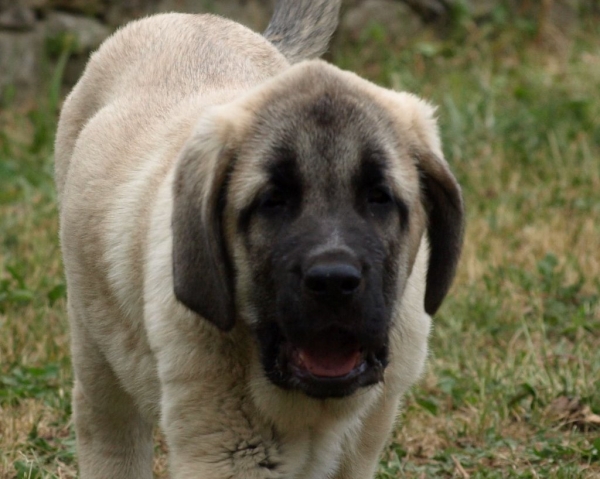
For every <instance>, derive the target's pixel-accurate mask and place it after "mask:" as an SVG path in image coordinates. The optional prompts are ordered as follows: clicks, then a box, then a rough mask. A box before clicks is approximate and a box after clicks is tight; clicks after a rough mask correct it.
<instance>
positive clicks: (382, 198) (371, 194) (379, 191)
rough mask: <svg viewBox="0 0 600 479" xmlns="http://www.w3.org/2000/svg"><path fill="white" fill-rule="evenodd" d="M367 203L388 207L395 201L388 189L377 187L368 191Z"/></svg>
mask: <svg viewBox="0 0 600 479" xmlns="http://www.w3.org/2000/svg"><path fill="white" fill-rule="evenodd" d="M367 201H368V203H369V204H370V205H388V204H391V203H392V202H393V201H394V200H393V198H392V194H391V192H390V190H389V189H388V188H386V187H385V186H376V187H374V188H371V189H370V190H369V191H368V193H367Z"/></svg>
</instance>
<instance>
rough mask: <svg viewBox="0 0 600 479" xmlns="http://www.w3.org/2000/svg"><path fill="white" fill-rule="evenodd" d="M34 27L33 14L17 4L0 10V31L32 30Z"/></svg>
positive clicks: (28, 9) (25, 7)
mask: <svg viewBox="0 0 600 479" xmlns="http://www.w3.org/2000/svg"><path fill="white" fill-rule="evenodd" d="M34 27H35V13H34V12H33V10H31V9H30V8H28V7H27V6H25V5H21V4H20V3H19V2H17V3H16V4H14V5H12V6H9V7H8V8H4V9H1V10H0V29H5V30H21V31H23V30H33V28H34Z"/></svg>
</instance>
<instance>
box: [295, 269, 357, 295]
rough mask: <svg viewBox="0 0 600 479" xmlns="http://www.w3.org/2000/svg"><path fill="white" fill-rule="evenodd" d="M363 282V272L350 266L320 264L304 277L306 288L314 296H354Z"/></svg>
mask: <svg viewBox="0 0 600 479" xmlns="http://www.w3.org/2000/svg"><path fill="white" fill-rule="evenodd" d="M361 282H362V275H361V272H360V271H359V270H358V268H356V267H355V266H353V265H350V264H319V265H315V266H312V267H311V268H310V269H309V270H308V271H307V272H306V274H305V276H304V286H305V288H306V289H307V290H308V291H309V292H311V293H313V294H328V295H339V294H345V295H348V294H352V293H354V292H355V291H356V290H357V289H358V288H359V286H360V284H361Z"/></svg>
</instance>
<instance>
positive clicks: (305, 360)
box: [263, 254, 388, 398]
mask: <svg viewBox="0 0 600 479" xmlns="http://www.w3.org/2000/svg"><path fill="white" fill-rule="evenodd" d="M307 263H308V264H306V265H305V266H304V267H302V268H299V269H298V268H297V269H296V270H295V271H294V273H292V274H293V275H294V276H295V280H293V288H292V289H293V292H292V293H291V294H290V293H289V291H288V294H287V295H286V296H284V297H283V298H282V300H281V301H280V303H283V304H280V308H279V310H280V312H281V314H280V315H279V316H280V319H279V320H278V321H277V324H272V325H271V326H270V328H269V329H270V334H268V335H267V336H268V337H270V338H271V339H270V342H271V344H270V346H269V347H268V348H263V353H264V352H265V351H268V354H266V355H265V354H263V364H264V366H265V371H266V373H267V376H268V377H269V379H271V381H272V382H274V383H275V384H277V385H278V386H281V387H283V388H286V389H299V390H301V391H303V392H304V393H306V394H307V395H309V396H312V397H317V398H327V397H344V396H348V395H350V394H352V393H354V392H355V391H356V390H357V389H359V388H361V387H366V386H369V385H373V384H375V383H377V382H379V381H381V380H382V379H383V372H384V370H385V367H386V365H387V360H388V358H387V356H388V354H387V351H388V344H387V321H382V320H381V318H380V316H381V314H382V310H383V309H384V308H382V307H381V305H378V304H376V303H377V301H376V300H374V299H373V298H372V296H373V294H370V293H372V291H370V281H369V271H368V270H369V268H367V267H365V266H364V265H361V263H360V262H359V261H358V260H356V259H354V258H353V257H351V256H349V255H339V254H337V255H331V254H329V255H321V256H319V257H317V258H314V259H313V260H312V261H310V262H307ZM375 296H376V295H375Z"/></svg>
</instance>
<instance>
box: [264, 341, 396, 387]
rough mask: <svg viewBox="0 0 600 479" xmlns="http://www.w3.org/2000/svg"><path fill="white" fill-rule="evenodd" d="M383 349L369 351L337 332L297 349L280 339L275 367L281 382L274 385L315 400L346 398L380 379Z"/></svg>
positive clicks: (385, 361) (384, 355)
mask: <svg viewBox="0 0 600 479" xmlns="http://www.w3.org/2000/svg"><path fill="white" fill-rule="evenodd" d="M386 349H387V348H380V349H379V350H378V351H372V350H370V349H368V348H367V347H365V346H363V345H361V343H360V341H359V338H357V337H356V336H355V335H353V334H351V333H348V332H346V331H341V330H336V329H332V330H328V331H325V332H321V333H319V334H318V335H316V336H315V337H314V338H312V339H311V341H304V342H303V343H302V344H298V345H296V344H293V342H292V341H289V340H285V339H282V342H281V343H280V345H279V354H278V357H277V361H276V364H275V368H276V369H277V371H278V375H277V377H278V378H279V379H280V380H281V381H276V382H277V383H278V384H279V385H281V386H283V387H286V388H292V389H300V390H302V391H304V392H305V393H306V394H308V395H309V396H313V397H318V398H326V397H343V396H347V395H350V394H352V393H353V392H354V391H356V390H357V389H358V388H360V387H364V386H369V385H372V384H375V383H377V382H379V381H381V380H382V379H383V371H384V369H385V365H386V364H387V351H386Z"/></svg>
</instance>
